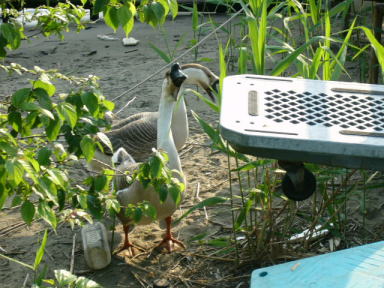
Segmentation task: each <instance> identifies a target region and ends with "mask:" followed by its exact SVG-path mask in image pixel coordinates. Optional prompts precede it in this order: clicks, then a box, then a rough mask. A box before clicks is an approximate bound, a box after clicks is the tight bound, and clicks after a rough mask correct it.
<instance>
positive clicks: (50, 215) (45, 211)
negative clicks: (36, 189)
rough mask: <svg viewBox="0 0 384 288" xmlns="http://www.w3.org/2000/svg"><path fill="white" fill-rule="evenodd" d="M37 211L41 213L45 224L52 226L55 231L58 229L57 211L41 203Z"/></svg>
mask: <svg viewBox="0 0 384 288" xmlns="http://www.w3.org/2000/svg"><path fill="white" fill-rule="evenodd" d="M37 211H38V213H39V216H40V217H41V218H43V219H44V221H45V222H47V223H48V224H49V225H51V226H52V228H53V229H56V227H57V218H56V214H55V211H54V210H53V209H52V208H50V207H49V206H48V205H47V203H45V202H40V203H39V206H38V208H37Z"/></svg>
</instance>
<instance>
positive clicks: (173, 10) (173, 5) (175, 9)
mask: <svg viewBox="0 0 384 288" xmlns="http://www.w3.org/2000/svg"><path fill="white" fill-rule="evenodd" d="M168 3H169V8H170V10H171V14H172V18H173V19H175V17H176V16H177V14H178V12H179V6H178V5H177V0H171V1H168Z"/></svg>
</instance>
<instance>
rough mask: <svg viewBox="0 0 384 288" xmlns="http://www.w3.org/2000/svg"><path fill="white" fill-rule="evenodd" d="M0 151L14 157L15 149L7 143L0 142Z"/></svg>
mask: <svg viewBox="0 0 384 288" xmlns="http://www.w3.org/2000/svg"><path fill="white" fill-rule="evenodd" d="M0 151H4V152H5V153H7V154H8V156H15V154H16V153H17V148H16V147H15V146H14V145H12V144H11V143H9V142H4V141H0Z"/></svg>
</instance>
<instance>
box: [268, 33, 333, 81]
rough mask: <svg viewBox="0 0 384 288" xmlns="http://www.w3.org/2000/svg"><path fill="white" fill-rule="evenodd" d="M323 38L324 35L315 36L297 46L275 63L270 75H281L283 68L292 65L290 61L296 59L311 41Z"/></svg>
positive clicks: (292, 61) (285, 68)
mask: <svg viewBox="0 0 384 288" xmlns="http://www.w3.org/2000/svg"><path fill="white" fill-rule="evenodd" d="M324 39H325V37H324V36H315V37H313V38H311V39H310V40H309V41H308V42H306V43H304V44H303V45H301V46H300V47H299V48H297V49H296V50H294V51H293V52H292V53H290V54H288V55H287V56H286V57H285V58H284V59H283V60H281V61H280V62H279V63H278V64H277V65H276V67H275V68H274V69H273V70H272V72H271V75H272V76H278V75H281V74H282V73H283V72H284V71H285V70H287V69H288V67H289V66H290V65H292V63H294V61H296V59H297V58H298V57H299V56H300V54H301V53H303V51H304V50H305V49H307V48H308V47H309V46H310V45H311V44H312V43H314V42H318V41H320V40H324Z"/></svg>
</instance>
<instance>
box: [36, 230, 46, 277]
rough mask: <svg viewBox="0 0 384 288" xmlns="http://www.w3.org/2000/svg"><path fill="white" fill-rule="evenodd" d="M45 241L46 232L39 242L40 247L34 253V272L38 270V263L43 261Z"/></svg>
mask: <svg viewBox="0 0 384 288" xmlns="http://www.w3.org/2000/svg"><path fill="white" fill-rule="evenodd" d="M47 239H48V230H45V232H44V236H43V240H42V241H41V245H40V247H39V249H38V250H37V252H36V257H35V262H34V263H33V269H34V270H35V271H37V268H39V265H40V262H41V260H42V259H43V256H44V251H45V245H46V244H47Z"/></svg>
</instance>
